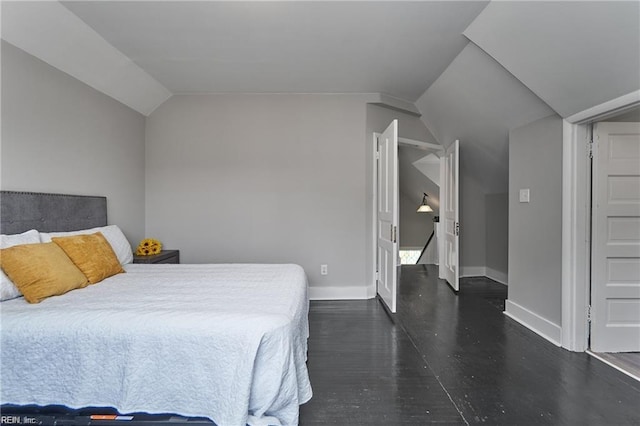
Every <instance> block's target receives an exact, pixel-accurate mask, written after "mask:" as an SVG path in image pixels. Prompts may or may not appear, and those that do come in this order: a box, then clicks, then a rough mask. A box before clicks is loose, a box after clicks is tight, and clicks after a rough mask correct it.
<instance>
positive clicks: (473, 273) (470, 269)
mask: <svg viewBox="0 0 640 426" xmlns="http://www.w3.org/2000/svg"><path fill="white" fill-rule="evenodd" d="M486 276H487V268H486V267H484V266H461V267H460V278H463V277H486Z"/></svg>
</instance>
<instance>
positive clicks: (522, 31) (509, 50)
mask: <svg viewBox="0 0 640 426" xmlns="http://www.w3.org/2000/svg"><path fill="white" fill-rule="evenodd" d="M464 34H465V35H466V36H467V37H469V38H470V39H471V40H472V41H473V42H474V43H476V44H477V45H478V46H480V47H481V48H482V49H483V50H484V51H486V52H487V53H488V54H489V55H491V56H492V57H493V58H495V59H496V60H497V61H498V62H500V64H502V66H504V67H505V68H506V69H508V70H509V72H511V73H512V74H513V75H514V76H516V77H517V78H518V79H519V80H520V81H522V82H523V83H524V84H525V85H526V86H527V87H528V88H529V89H531V90H532V91H533V92H534V93H535V94H536V95H538V96H539V97H540V98H541V99H542V100H543V101H545V102H546V103H547V104H549V105H550V106H551V107H552V108H553V109H554V110H555V111H556V112H557V113H558V114H559V115H560V116H562V117H568V116H570V115H573V114H576V113H578V112H581V111H584V110H586V109H588V108H591V107H593V106H595V105H599V104H601V103H604V102H606V101H609V100H611V99H614V98H617V97H619V96H623V95H627V94H629V93H631V92H633V91H636V90H638V89H640V2H638V1H622V2H620V1H617V2H612V1H600V2H587V1H564V2H558V1H551V2H544V3H541V2H513V1H511V2H492V3H491V4H489V5H488V6H487V8H486V9H484V10H483V11H482V13H481V14H480V15H479V16H478V18H477V19H476V20H475V21H474V22H473V23H472V24H471V25H470V26H469V28H467V30H466V31H465V32H464Z"/></svg>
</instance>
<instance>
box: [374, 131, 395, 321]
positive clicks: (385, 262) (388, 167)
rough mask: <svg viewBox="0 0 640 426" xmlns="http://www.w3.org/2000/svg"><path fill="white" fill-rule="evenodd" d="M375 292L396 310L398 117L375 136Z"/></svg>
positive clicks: (392, 309)
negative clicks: (376, 187)
mask: <svg viewBox="0 0 640 426" xmlns="http://www.w3.org/2000/svg"><path fill="white" fill-rule="evenodd" d="M378 153H379V156H378V208H377V209H378V219H377V220H378V223H377V230H376V234H377V240H378V243H377V245H378V249H377V255H378V259H377V262H378V278H377V286H378V294H379V295H380V297H381V298H382V300H383V301H384V303H386V305H387V307H388V308H389V310H390V311H391V312H394V313H395V312H396V292H397V288H398V283H397V280H398V274H397V267H398V242H397V235H398V120H393V122H392V123H391V124H390V125H389V127H387V130H385V131H384V133H382V135H380V137H379V138H378Z"/></svg>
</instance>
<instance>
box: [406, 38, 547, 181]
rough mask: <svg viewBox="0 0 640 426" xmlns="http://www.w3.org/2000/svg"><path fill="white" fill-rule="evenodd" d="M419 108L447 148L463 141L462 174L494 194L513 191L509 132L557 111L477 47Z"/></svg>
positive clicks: (467, 50) (429, 92)
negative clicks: (511, 186) (457, 141)
mask: <svg viewBox="0 0 640 426" xmlns="http://www.w3.org/2000/svg"><path fill="white" fill-rule="evenodd" d="M416 106H417V107H418V109H419V110H420V111H422V117H421V119H422V120H423V121H424V122H425V124H426V125H427V127H428V128H429V130H431V133H433V135H434V136H435V138H436V139H437V140H438V141H439V142H440V143H441V144H442V145H444V146H449V145H450V144H451V143H453V141H454V140H456V139H459V140H460V163H461V164H460V168H461V171H462V172H463V173H468V174H470V175H471V177H473V178H474V179H475V180H476V181H477V182H478V183H479V184H480V185H481V186H482V187H483V188H484V189H485V190H486V191H487V192H488V193H499V192H506V191H507V185H508V176H509V151H508V144H509V130H510V129H513V128H514V127H518V126H521V125H524V124H527V123H530V122H532V121H535V120H537V119H539V118H543V117H546V116H548V115H551V114H553V113H554V112H553V110H552V109H551V108H549V106H547V105H546V104H545V103H544V102H542V101H541V100H540V99H539V98H538V97H537V96H536V95H535V94H533V93H532V92H531V91H530V90H529V89H527V88H526V87H525V86H524V85H523V84H522V83H520V82H519V81H518V79H516V78H515V77H514V76H512V75H511V74H510V73H509V72H508V71H507V70H505V69H504V68H503V67H502V66H500V64H498V63H497V62H496V61H494V60H493V59H492V58H491V57H490V56H488V55H487V54H486V53H484V52H483V51H482V50H481V49H480V48H478V47H477V46H475V45H474V44H473V43H469V44H468V45H467V47H465V48H464V50H463V51H462V52H461V53H460V55H458V57H457V58H456V59H455V60H454V61H453V62H452V63H451V65H449V68H447V70H446V71H445V72H444V73H443V74H442V75H441V76H440V78H438V80H436V82H435V83H433V85H431V87H429V89H428V90H427V91H426V92H425V93H424V95H422V96H421V97H420V99H418V101H417V102H416Z"/></svg>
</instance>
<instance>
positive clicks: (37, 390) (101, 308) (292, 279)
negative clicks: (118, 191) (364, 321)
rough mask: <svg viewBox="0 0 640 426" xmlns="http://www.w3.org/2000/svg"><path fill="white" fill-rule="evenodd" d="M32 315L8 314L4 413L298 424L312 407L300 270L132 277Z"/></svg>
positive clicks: (171, 270)
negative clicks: (79, 411) (35, 409)
mask: <svg viewBox="0 0 640 426" xmlns="http://www.w3.org/2000/svg"><path fill="white" fill-rule="evenodd" d="M126 271H127V273H124V274H119V275H116V276H114V277H111V278H108V279H107V280H105V281H103V282H101V283H98V284H95V285H91V286H89V287H86V288H84V289H79V290H74V291H72V292H70V293H67V294H65V295H63V296H58V297H52V298H49V299H46V300H44V301H43V302H41V303H40V304H37V305H29V304H27V303H26V302H25V301H24V299H22V298H20V299H15V300H10V301H6V302H2V304H1V306H0V309H1V320H2V322H1V323H0V327H1V333H2V334H1V343H2V346H1V351H2V353H1V355H2V356H1V374H2V379H1V383H2V389H1V397H2V403H3V404H20V405H27V404H37V405H48V404H63V405H66V406H68V407H71V408H82V407H87V406H105V407H114V408H116V409H117V410H118V411H120V412H122V413H128V412H148V413H175V414H179V415H184V416H197V417H208V418H210V419H212V420H213V421H214V422H216V423H217V424H218V425H219V426H233V425H238V426H242V425H245V424H246V423H249V424H255V425H261V424H269V425H272V424H274V425H279V424H282V425H295V424H298V412H299V407H298V405H299V404H302V403H304V402H306V401H308V400H309V399H310V398H311V386H310V383H309V378H308V373H307V368H306V351H307V337H308V318H307V315H308V308H309V303H308V297H307V281H306V276H305V274H304V271H303V270H302V268H300V267H299V266H297V265H240V264H231V265H128V266H127V267H126Z"/></svg>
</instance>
